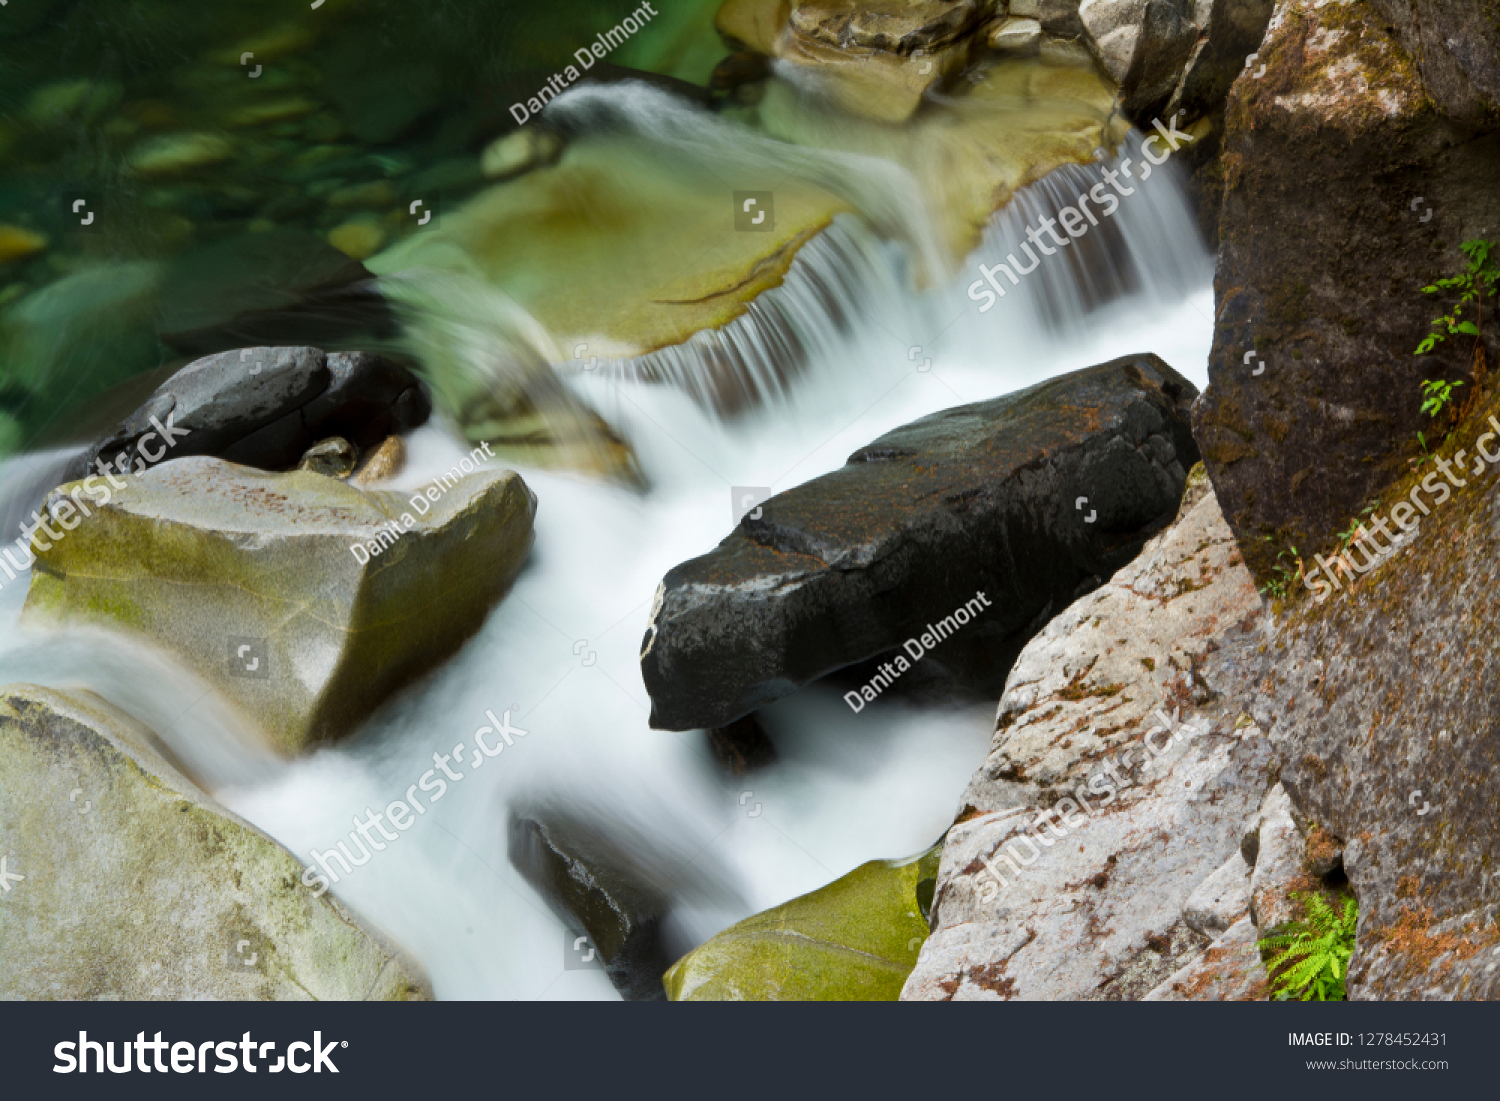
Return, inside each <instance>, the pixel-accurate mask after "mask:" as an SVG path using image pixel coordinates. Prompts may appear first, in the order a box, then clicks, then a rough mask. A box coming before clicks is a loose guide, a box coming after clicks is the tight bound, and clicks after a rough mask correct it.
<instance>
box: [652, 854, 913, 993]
mask: <svg viewBox="0 0 1500 1101" xmlns="http://www.w3.org/2000/svg"><path fill="white" fill-rule="evenodd" d="M937 856H938V850H937V848H936V847H934V848H932V849H930V850H929V851H927V852H925V853H923V854H922V855H920V856H916V857H913V858H912V859H910V860H903V861H893V860H872V861H870V862H869V863H867V864H861V865H860V866H859V867H857V868H855V869H854V870H853V871H852V872H850V873H849V874H848V875H846V876H843V877H842V878H840V879H836V880H834V881H833V882H832V883H830V884H829V885H828V886H826V887H822V888H819V889H818V890H816V891H813V892H812V893H811V894H806V895H803V896H802V897H800V898H794V899H792V900H791V901H790V902H784V903H782V904H781V905H780V906H777V907H775V908H773V909H770V910H766V911H765V912H763V913H759V914H756V915H754V916H753V917H748V918H746V919H745V920H744V921H741V922H739V923H737V924H735V925H731V926H730V927H729V928H728V929H725V930H724V931H723V932H722V933H719V934H718V935H717V936H715V937H712V938H711V939H709V940H708V941H707V942H705V943H704V944H702V945H700V946H699V947H697V948H695V949H694V950H693V951H691V952H689V953H688V954H687V955H686V956H684V957H683V958H682V959H680V960H678V961H677V962H676V963H675V964H673V965H672V969H671V970H670V971H668V972H667V974H666V977H665V980H664V981H665V984H666V989H667V996H668V997H669V998H671V999H672V1000H673V1001H894V1000H895V999H896V997H897V995H898V994H899V993H900V992H901V984H902V982H903V981H904V980H905V978H906V976H907V974H908V972H910V971H911V967H912V964H913V963H914V962H916V958H917V952H918V949H919V948H920V947H921V944H922V941H923V940H925V939H926V937H927V919H926V915H925V912H924V907H923V904H922V895H923V891H922V890H921V888H922V884H923V883H928V882H930V880H931V878H932V876H933V875H934V873H935V872H936V870H937Z"/></svg>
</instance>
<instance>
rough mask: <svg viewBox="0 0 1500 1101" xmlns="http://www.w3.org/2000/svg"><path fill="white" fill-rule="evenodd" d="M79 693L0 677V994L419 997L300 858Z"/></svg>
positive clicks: (397, 957)
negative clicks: (0, 862) (0, 886)
mask: <svg viewBox="0 0 1500 1101" xmlns="http://www.w3.org/2000/svg"><path fill="white" fill-rule="evenodd" d="M168 756H169V755H168V754H167V753H166V751H165V750H164V749H163V748H162V747H161V745H160V743H159V742H157V741H156V740H155V738H154V736H153V735H152V734H151V733H150V731H148V730H146V729H145V728H143V727H141V726H140V725H139V724H137V723H136V722H135V721H134V720H133V719H131V718H129V717H128V716H126V715H125V714H123V713H122V712H120V711H117V710H115V709H114V708H113V707H111V706H109V705H108V704H106V703H105V702H104V701H103V700H101V699H99V698H98V697H96V696H93V695H92V694H90V693H87V692H60V691H55V690H52V689H47V688H37V687H35V686H32V685H11V686H9V687H7V688H3V689H0V808H3V811H0V813H3V822H0V825H3V827H4V831H5V853H4V855H5V858H6V867H5V871H6V874H7V875H9V876H24V878H23V879H20V880H19V881H16V880H12V881H10V882H8V883H7V885H6V886H7V890H6V893H5V901H4V904H3V905H0V943H3V944H4V945H5V951H4V952H0V998H4V999H6V1000H12V999H25V1000H51V999H122V1000H132V1001H133V1000H138V999H142V1000H144V999H174V1000H176V999H205V998H208V999H225V1000H243V999H267V1000H287V999H290V1000H303V999H314V1000H320V1001H326V1000H337V999H350V1000H367V1001H368V1000H376V1001H389V1000H397V1001H401V1000H411V999H426V998H430V997H431V996H432V995H431V989H430V987H429V985H428V982H427V978H426V976H425V975H424V974H423V973H422V970H421V969H420V967H418V966H417V965H416V964H415V963H414V962H413V961H411V960H409V959H407V958H405V957H404V956H403V955H402V954H401V953H399V952H398V951H397V950H395V949H393V948H392V947H390V946H388V945H385V944H383V943H382V942H381V941H380V940H379V939H377V938H376V937H375V936H374V935H372V934H371V933H370V932H369V931H367V930H366V929H364V928H362V927H361V925H360V924H359V922H358V920H357V919H356V918H355V917H354V915H353V914H351V913H350V912H349V911H348V910H346V909H345V908H344V907H343V906H341V905H340V904H339V903H338V901H337V900H336V899H334V898H333V897H332V896H331V895H326V894H323V895H321V897H320V894H319V893H318V892H315V890H314V889H312V888H311V887H309V886H307V885H306V883H305V880H304V873H303V869H302V865H301V864H300V862H299V861H298V860H297V859H296V858H295V857H293V856H292V854H291V853H289V852H287V851H286V850H285V849H284V848H282V847H281V846H280V845H278V844H277V843H276V842H275V841H273V840H272V839H271V838H269V837H267V836H266V835H265V834H264V833H262V832H261V831H260V830H258V829H256V828H255V827H254V826H252V825H250V824H249V823H248V822H245V821H242V820H241V819H239V818H237V817H235V816H234V815H233V814H231V813H230V812H229V811H228V810H226V809H225V808H224V807H222V806H220V805H219V804H217V803H216V802H214V801H213V800H212V799H210V798H208V797H207V796H206V795H204V794H203V793H202V792H201V791H199V790H198V789H197V788H195V787H194V786H193V785H192V784H191V783H190V782H189V781H188V780H187V779H186V778H185V777H184V776H183V775H182V773H181V772H179V771H178V769H177V768H175V767H174V766H173V764H172V763H170V762H169V760H168Z"/></svg>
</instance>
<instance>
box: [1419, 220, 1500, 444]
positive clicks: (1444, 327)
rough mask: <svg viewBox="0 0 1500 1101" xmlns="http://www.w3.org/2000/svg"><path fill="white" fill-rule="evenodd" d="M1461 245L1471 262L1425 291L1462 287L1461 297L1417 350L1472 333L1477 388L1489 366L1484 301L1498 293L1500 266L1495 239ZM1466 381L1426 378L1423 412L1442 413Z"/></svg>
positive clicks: (1429, 348)
mask: <svg viewBox="0 0 1500 1101" xmlns="http://www.w3.org/2000/svg"><path fill="white" fill-rule="evenodd" d="M1459 249H1460V251H1462V252H1463V254H1464V256H1466V257H1467V258H1468V261H1469V263H1468V266H1467V267H1466V268H1465V269H1464V270H1463V271H1461V272H1460V273H1459V274H1457V275H1454V276H1450V277H1449V278H1447V279H1439V280H1438V281H1437V282H1436V283H1433V284H1432V285H1431V286H1429V287H1423V288H1422V293H1423V294H1441V293H1442V292H1444V291H1458V301H1457V302H1456V303H1454V306H1453V312H1452V313H1450V314H1445V315H1444V316H1442V317H1439V318H1437V319H1436V320H1435V321H1433V323H1432V332H1430V333H1428V334H1427V336H1426V337H1424V338H1423V340H1422V343H1420V344H1418V345H1417V350H1416V354H1417V355H1419V356H1420V355H1426V354H1427V353H1428V352H1430V351H1432V350H1433V349H1434V348H1436V347H1437V346H1438V345H1439V344H1441V343H1443V342H1444V341H1445V340H1447V339H1448V338H1449V337H1456V336H1472V337H1473V338H1474V350H1473V353H1472V355H1471V357H1470V367H1471V370H1472V374H1473V379H1474V384H1475V388H1476V391H1477V389H1478V387H1479V386H1480V385H1482V384H1483V381H1484V376H1485V373H1486V366H1487V365H1486V363H1485V358H1484V335H1483V330H1484V303H1485V300H1486V299H1487V298H1488V297H1491V296H1493V295H1494V293H1495V286H1496V284H1497V283H1500V268H1497V267H1496V266H1495V244H1494V242H1492V241H1485V240H1478V239H1476V240H1473V241H1465V242H1464V243H1463V244H1462V245H1460V246H1459ZM1471 305H1472V306H1473V320H1470V319H1469V318H1468V317H1467V316H1465V309H1466V308H1467V307H1469V306H1471ZM1462 385H1463V383H1462V382H1448V381H1445V380H1443V379H1425V380H1424V381H1423V382H1422V399H1423V400H1422V412H1424V413H1426V414H1427V415H1428V416H1431V417H1436V416H1439V415H1440V414H1441V413H1442V412H1443V410H1444V409H1445V408H1446V407H1447V406H1448V404H1449V402H1450V401H1451V400H1452V398H1453V391H1454V390H1455V389H1457V388H1458V387H1460V386H1462Z"/></svg>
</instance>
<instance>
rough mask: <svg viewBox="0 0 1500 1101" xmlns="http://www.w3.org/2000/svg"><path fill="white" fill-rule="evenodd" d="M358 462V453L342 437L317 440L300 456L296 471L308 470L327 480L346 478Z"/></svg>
mask: <svg viewBox="0 0 1500 1101" xmlns="http://www.w3.org/2000/svg"><path fill="white" fill-rule="evenodd" d="M357 462H359V451H358V450H357V449H356V448H355V446H354V445H353V444H352V443H350V442H349V441H348V440H346V439H344V437H342V436H330V437H328V439H326V440H319V441H318V442H317V443H315V444H313V445H312V446H311V447H309V448H308V449H307V450H306V451H305V452H303V454H302V461H301V462H299V463H298V464H297V469H298V470H310V471H312V472H313V473H314V474H323V475H326V476H327V477H329V478H347V477H348V476H349V475H350V474H351V473H353V471H354V465H355V464H356V463H357Z"/></svg>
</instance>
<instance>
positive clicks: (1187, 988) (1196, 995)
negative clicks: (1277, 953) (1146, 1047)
mask: <svg viewBox="0 0 1500 1101" xmlns="http://www.w3.org/2000/svg"><path fill="white" fill-rule="evenodd" d="M1256 937H1257V933H1256V931H1255V926H1254V925H1253V924H1252V923H1251V921H1250V919H1249V918H1248V917H1243V918H1240V920H1239V921H1237V922H1235V923H1234V924H1233V925H1231V926H1230V927H1229V929H1228V930H1227V931H1226V932H1225V933H1224V935H1223V936H1221V937H1219V939H1218V940H1216V941H1214V942H1213V943H1212V944H1210V945H1209V946H1208V948H1207V949H1206V950H1205V951H1204V953H1203V954H1202V955H1201V956H1198V957H1197V958H1196V959H1194V960H1193V962H1192V963H1190V964H1188V965H1187V966H1186V967H1184V968H1182V969H1181V970H1179V971H1175V972H1173V974H1172V976H1171V977H1170V978H1168V979H1167V980H1166V981H1165V982H1163V983H1162V984H1161V985H1160V986H1158V987H1157V988H1156V989H1155V990H1152V991H1151V992H1150V993H1149V994H1147V995H1146V996H1145V997H1144V998H1142V999H1141V1001H1143V1002H1249V1001H1264V1000H1265V998H1266V995H1267V992H1268V990H1269V984H1268V982H1267V979H1266V968H1265V964H1263V963H1262V962H1261V959H1260V949H1259V948H1258V947H1257V946H1256Z"/></svg>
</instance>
